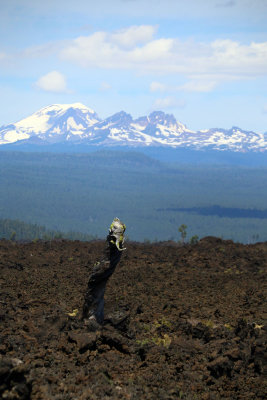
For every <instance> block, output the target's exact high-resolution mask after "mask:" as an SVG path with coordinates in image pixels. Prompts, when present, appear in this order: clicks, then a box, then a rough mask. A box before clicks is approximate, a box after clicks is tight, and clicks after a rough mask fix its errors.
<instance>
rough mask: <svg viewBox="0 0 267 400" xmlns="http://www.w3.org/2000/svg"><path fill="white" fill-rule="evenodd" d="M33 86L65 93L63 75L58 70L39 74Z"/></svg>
mask: <svg viewBox="0 0 267 400" xmlns="http://www.w3.org/2000/svg"><path fill="white" fill-rule="evenodd" d="M35 86H36V87H38V88H39V89H42V90H44V91H46V92H53V93H67V92H68V90H67V84H66V80H65V77H64V75H62V74H61V73H60V72H58V71H52V72H49V73H48V74H46V75H44V76H41V78H39V79H38V81H37V82H36V83H35Z"/></svg>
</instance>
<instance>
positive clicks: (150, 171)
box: [0, 150, 267, 243]
mask: <svg viewBox="0 0 267 400" xmlns="http://www.w3.org/2000/svg"><path fill="white" fill-rule="evenodd" d="M0 170H1V174H0V218H3V219H13V220H14V219H15V220H20V221H25V222H27V223H36V224H38V225H41V226H45V227H46V228H47V229H49V230H53V231H56V232H58V231H59V232H70V231H72V232H73V231H74V232H82V233H83V234H88V235H92V236H95V235H97V236H98V237H99V238H104V237H105V236H106V234H107V228H108V226H109V224H110V223H111V221H112V220H113V218H114V217H116V216H117V217H119V218H121V219H122V220H123V221H124V222H125V223H126V225H127V230H126V235H127V236H128V237H129V238H130V239H131V240H137V241H143V240H145V239H146V240H152V241H154V240H169V239H172V240H179V239H180V233H179V231H178V228H179V226H180V225H181V224H185V225H187V238H186V239H187V240H190V238H191V237H193V236H195V235H197V236H198V237H199V238H202V237H204V236H208V235H212V236H216V237H222V238H225V239H232V240H234V241H240V242H243V243H251V242H252V241H255V239H254V238H255V237H257V238H258V239H257V240H258V241H265V240H267V219H266V218H262V219H260V218H258V216H259V215H262V211H263V210H266V198H267V184H266V182H267V168H266V167H262V166H260V167H253V168H252V167H249V168H248V167H244V166H241V167H239V166H235V165H234V166H229V165H226V166H225V165H223V166H222V165H215V164H213V165H204V164H199V165H197V166H195V165H190V164H189V165H187V164H180V163H165V162H162V161H159V160H155V159H153V158H151V157H148V156H146V155H144V154H141V153H138V152H122V151H120V152H119V151H110V150H106V151H103V152H100V151H99V152H95V153H89V154H70V153H66V154H59V153H23V152H0ZM214 205H217V206H219V207H221V208H220V209H219V211H221V210H222V211H223V215H222V216H220V215H221V212H220V213H219V214H220V215H219V214H218V212H217V211H218V210H217V209H216V210H213V209H212V207H213V206H214ZM159 209H161V210H162V211H157V210H159ZM178 209H179V210H178ZM231 209H234V211H237V210H238V211H240V210H241V212H238V213H237V214H236V213H235V214H236V215H233V213H232V212H231V213H230V212H229V211H230V210H231ZM203 210H207V211H208V212H205V213H203V212H202V211H203ZM249 210H256V213H255V212H254V213H253V215H251V213H250V211H249ZM196 211H201V212H196ZM214 211H216V212H214ZM226 211H227V212H226ZM13 230H15V231H16V229H15V228H12V231H13ZM12 231H11V232H9V236H10V234H12ZM9 236H8V237H9ZM34 237H36V234H34Z"/></svg>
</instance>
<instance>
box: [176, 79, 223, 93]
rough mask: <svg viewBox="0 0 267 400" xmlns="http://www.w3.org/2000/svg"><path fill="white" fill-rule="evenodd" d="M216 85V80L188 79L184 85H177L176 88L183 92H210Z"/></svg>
mask: <svg viewBox="0 0 267 400" xmlns="http://www.w3.org/2000/svg"><path fill="white" fill-rule="evenodd" d="M215 87H216V81H210V82H206V81H202V80H199V81H190V82H186V83H185V84H184V85H182V86H179V87H178V88H177V89H178V90H183V91H185V92H211V91H212V90H213V89H214V88H215Z"/></svg>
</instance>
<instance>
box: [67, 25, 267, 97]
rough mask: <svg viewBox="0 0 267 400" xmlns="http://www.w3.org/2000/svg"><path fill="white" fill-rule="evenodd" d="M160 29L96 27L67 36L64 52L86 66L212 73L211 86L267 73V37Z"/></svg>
mask: <svg viewBox="0 0 267 400" xmlns="http://www.w3.org/2000/svg"><path fill="white" fill-rule="evenodd" d="M155 34H156V28H155V27H153V26H140V27H136V26H134V27H129V28H128V29H124V30H121V31H117V32H115V33H108V32H103V31H101V32H95V33H94V34H92V35H89V36H83V37H79V38H77V39H75V40H71V41H69V42H66V43H65V44H64V46H63V48H62V50H61V52H60V57H61V59H63V60H65V61H70V62H73V63H76V64H78V65H80V66H82V67H84V68H94V67H97V68H104V69H131V70H134V71H136V72H137V73H157V74H162V75H164V74H172V73H173V74H181V75H183V76H186V77H188V78H189V79H190V80H193V81H195V79H193V76H198V78H197V80H199V79H202V80H203V77H204V76H206V75H209V76H210V77H212V79H211V82H212V83H209V84H208V83H206V87H207V88H208V86H209V87H211V86H212V85H215V82H220V81H221V80H223V81H225V80H232V79H240V78H242V79H244V78H246V79H248V78H251V77H255V76H266V75H267V42H263V43H255V42H252V43H250V44H241V43H239V42H236V41H233V40H221V39H220V40H215V41H212V42H209V43H204V42H195V41H193V40H188V41H181V40H179V39H177V38H153V36H155ZM201 77H202V78H201ZM202 85H204V84H203V83H202ZM190 86H191V88H193V84H192V83H190V85H189V89H190ZM200 86H201V85H200V84H199V88H200ZM195 87H197V84H196V83H195ZM189 89H188V90H189ZM152 90H153V85H152ZM191 90H192V89H191ZM198 90H200V89H198ZM205 90H208V89H205ZM209 90H210V89H209Z"/></svg>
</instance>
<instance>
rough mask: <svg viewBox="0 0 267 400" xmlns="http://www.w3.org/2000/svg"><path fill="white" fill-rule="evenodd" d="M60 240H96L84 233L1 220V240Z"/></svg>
mask: <svg viewBox="0 0 267 400" xmlns="http://www.w3.org/2000/svg"><path fill="white" fill-rule="evenodd" d="M59 238H64V239H71V240H81V241H90V240H93V239H95V237H94V236H92V235H87V234H84V233H79V232H67V233H66V232H60V231H53V230H50V229H46V228H45V227H44V226H40V225H37V224H28V223H25V222H23V221H19V220H12V219H0V239H9V240H35V239H44V240H50V239H59Z"/></svg>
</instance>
